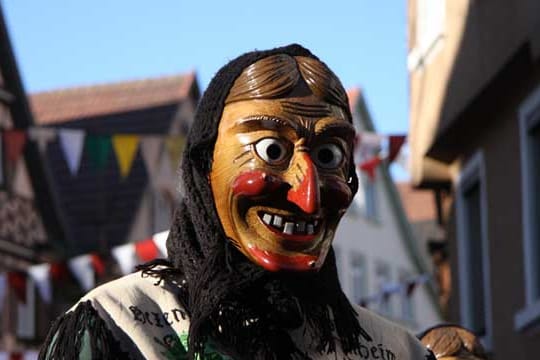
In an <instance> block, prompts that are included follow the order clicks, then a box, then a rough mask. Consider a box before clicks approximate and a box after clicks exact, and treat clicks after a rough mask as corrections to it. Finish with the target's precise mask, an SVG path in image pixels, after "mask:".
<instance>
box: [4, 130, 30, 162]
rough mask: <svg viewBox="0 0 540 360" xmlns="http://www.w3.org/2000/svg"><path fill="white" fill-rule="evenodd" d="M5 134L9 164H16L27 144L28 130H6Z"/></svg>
mask: <svg viewBox="0 0 540 360" xmlns="http://www.w3.org/2000/svg"><path fill="white" fill-rule="evenodd" d="M3 135H4V139H3V140H4V144H5V145H4V146H5V151H6V155H5V156H6V159H7V161H8V163H9V164H11V165H14V164H16V163H17V160H19V157H20V156H21V153H22V151H23V149H24V145H25V144H26V132H24V131H21V130H6V131H4V134H3Z"/></svg>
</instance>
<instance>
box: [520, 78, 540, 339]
mask: <svg viewBox="0 0 540 360" xmlns="http://www.w3.org/2000/svg"><path fill="white" fill-rule="evenodd" d="M518 116H519V125H520V129H519V130H520V134H519V135H520V147H521V187H522V189H521V200H522V201H521V206H522V227H523V260H524V273H525V274H524V275H525V305H524V307H523V308H522V309H520V310H519V311H518V312H517V313H516V314H515V317H514V328H515V329H516V330H518V331H522V330H525V329H526V328H529V327H530V326H531V325H534V323H538V321H539V320H540V285H538V284H539V283H540V279H538V277H540V271H539V269H540V256H538V255H535V254H534V253H533V250H535V248H537V247H540V241H539V240H538V239H539V236H540V234H537V233H536V232H537V231H538V230H537V229H535V226H533V225H534V222H535V219H537V218H538V217H537V216H538V215H539V214H538V213H540V204H534V203H533V201H532V199H531V197H530V196H528V194H529V191H528V189H531V188H532V187H534V182H535V179H533V177H534V174H533V172H532V171H531V167H532V166H534V155H533V153H532V152H533V149H532V144H531V141H530V132H531V131H532V130H533V129H535V128H537V127H540V86H538V87H536V88H535V89H534V90H533V91H532V92H531V94H530V95H529V96H528V97H527V98H526V99H525V100H524V101H523V102H522V103H521V105H520V106H519V110H518ZM538 180H540V179H538ZM535 239H537V240H535Z"/></svg>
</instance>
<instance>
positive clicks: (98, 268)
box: [90, 254, 105, 276]
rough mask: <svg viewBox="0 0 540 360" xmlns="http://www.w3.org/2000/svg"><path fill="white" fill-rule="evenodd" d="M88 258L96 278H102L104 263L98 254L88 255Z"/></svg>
mask: <svg viewBox="0 0 540 360" xmlns="http://www.w3.org/2000/svg"><path fill="white" fill-rule="evenodd" d="M90 256H91V261H92V266H93V267H94V271H95V272H96V274H98V276H103V274H105V262H104V261H103V259H102V258H101V257H100V256H99V255H98V254H90Z"/></svg>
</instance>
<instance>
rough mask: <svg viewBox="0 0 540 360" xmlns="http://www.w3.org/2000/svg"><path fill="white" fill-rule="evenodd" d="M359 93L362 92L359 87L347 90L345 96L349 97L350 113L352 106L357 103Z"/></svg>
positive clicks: (352, 109)
mask: <svg viewBox="0 0 540 360" xmlns="http://www.w3.org/2000/svg"><path fill="white" fill-rule="evenodd" d="M361 93H362V90H361V89H360V88H359V87H354V88H351V89H349V90H347V96H348V97H349V107H350V108H351V111H354V106H355V105H356V102H357V101H358V98H359V97H360V94H361Z"/></svg>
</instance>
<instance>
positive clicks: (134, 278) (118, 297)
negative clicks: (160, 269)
mask: <svg viewBox="0 0 540 360" xmlns="http://www.w3.org/2000/svg"><path fill="white" fill-rule="evenodd" d="M180 291H181V290H180V288H179V286H178V285H177V284H172V283H171V282H170V281H168V280H165V279H163V280H161V279H159V278H156V277H153V276H149V275H147V274H145V273H144V272H143V271H137V272H134V273H131V274H128V275H125V276H123V277H120V278H118V279H116V280H112V281H109V282H107V283H104V284H102V285H100V286H98V287H96V288H94V289H93V290H91V291H89V292H88V293H87V294H86V295H84V296H83V297H82V298H81V299H80V300H79V302H78V303H77V304H75V306H74V307H73V308H72V310H73V309H75V308H76V307H77V305H78V304H80V303H85V302H90V303H91V304H92V306H93V307H94V308H96V309H97V310H99V308H101V307H103V306H107V307H111V306H115V305H121V304H122V305H124V306H128V305H129V304H132V305H137V304H140V303H145V302H151V303H154V304H156V305H158V306H160V305H161V304H167V303H174V304H175V306H177V307H178V306H180V304H178V296H179V294H180Z"/></svg>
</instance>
